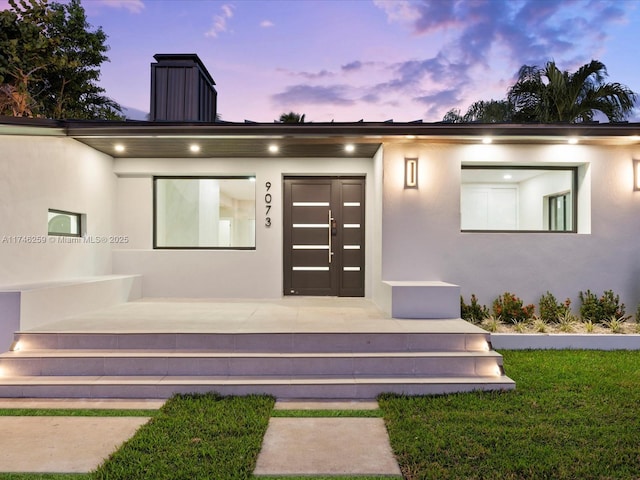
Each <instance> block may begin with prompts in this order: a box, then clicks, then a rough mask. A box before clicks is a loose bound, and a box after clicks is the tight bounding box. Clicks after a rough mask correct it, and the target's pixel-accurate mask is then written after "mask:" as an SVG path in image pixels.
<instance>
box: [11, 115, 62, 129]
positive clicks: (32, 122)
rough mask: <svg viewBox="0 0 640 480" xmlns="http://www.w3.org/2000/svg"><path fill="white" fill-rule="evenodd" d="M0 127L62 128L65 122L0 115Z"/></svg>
mask: <svg viewBox="0 0 640 480" xmlns="http://www.w3.org/2000/svg"><path fill="white" fill-rule="evenodd" d="M0 125H20V126H25V127H51V128H64V127H65V126H66V122H65V121H64V120H51V119H49V118H34V117H11V116H7V115H0Z"/></svg>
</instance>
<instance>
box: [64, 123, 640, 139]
mask: <svg viewBox="0 0 640 480" xmlns="http://www.w3.org/2000/svg"><path fill="white" fill-rule="evenodd" d="M66 125H67V132H68V134H69V135H70V136H72V137H84V136H96V135H99V136H121V135H132V136H136V135H220V136H243V135H245V136H251V135H258V136H288V135H291V136H305V135H307V136H342V135H347V136H349V135H351V136H398V135H402V136H406V135H415V136H422V137H424V136H441V137H449V136H450V137H455V136H472V137H483V136H491V137H497V138H499V137H510V136H533V137H535V136H561V137H571V136H577V137H607V136H621V137H627V136H632V135H640V123H603V124H445V123H422V124H419V123H385V122H371V123H361V122H355V123H334V122H331V123H315V122H314V123H229V122H216V123H199V122H188V123H187V122H144V121H125V122H104V121H102V122H99V121H98V122H96V121H85V122H79V121H68V122H66Z"/></svg>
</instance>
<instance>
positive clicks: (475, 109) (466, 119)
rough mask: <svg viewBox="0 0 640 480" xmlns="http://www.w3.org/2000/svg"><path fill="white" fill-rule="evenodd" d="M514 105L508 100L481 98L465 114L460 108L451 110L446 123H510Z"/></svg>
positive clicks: (445, 118)
mask: <svg viewBox="0 0 640 480" xmlns="http://www.w3.org/2000/svg"><path fill="white" fill-rule="evenodd" d="M513 113H514V112H513V105H511V103H509V102H508V101H506V100H489V101H485V100H479V101H477V102H474V103H472V104H471V105H470V106H469V108H468V109H467V112H466V113H465V114H464V115H461V114H460V110H459V109H451V110H449V111H448V112H447V113H446V114H445V116H444V118H443V119H442V121H443V122H444V123H508V122H510V121H511V120H512V118H513Z"/></svg>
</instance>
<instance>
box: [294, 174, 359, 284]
mask: <svg viewBox="0 0 640 480" xmlns="http://www.w3.org/2000/svg"><path fill="white" fill-rule="evenodd" d="M364 188H365V183H364V178H362V177H329V178H327V177H304V178H301V177H290V178H285V179H284V294H285V295H333V296H341V297H363V296H364V211H365V210H364V198H365V196H364Z"/></svg>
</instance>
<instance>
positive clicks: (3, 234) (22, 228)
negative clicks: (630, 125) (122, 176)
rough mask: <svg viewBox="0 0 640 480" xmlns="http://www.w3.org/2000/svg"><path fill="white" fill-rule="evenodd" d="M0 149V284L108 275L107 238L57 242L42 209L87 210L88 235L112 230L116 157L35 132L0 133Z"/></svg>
mask: <svg viewBox="0 0 640 480" xmlns="http://www.w3.org/2000/svg"><path fill="white" fill-rule="evenodd" d="M0 152H2V153H1V154H0V286H5V287H6V286H12V285H19V284H24V283H32V282H38V283H41V282H46V281H56V280H65V279H69V278H78V277H87V276H94V275H103V274H108V273H111V246H110V245H109V243H108V242H107V243H104V242H101V243H94V242H93V241H89V240H88V241H86V242H82V243H73V244H69V243H58V242H57V239H58V238H59V237H47V212H48V209H49V208H53V209H58V210H67V211H71V212H75V213H81V214H85V215H86V220H87V225H86V233H87V235H89V236H90V237H93V238H95V237H98V236H100V237H102V236H109V235H112V234H113V233H114V231H113V228H112V224H113V204H114V200H115V175H114V174H113V159H112V158H111V157H110V156H108V155H104V154H101V153H99V152H96V151H95V150H93V149H91V148H89V147H87V146H85V145H83V144H81V143H79V142H77V141H75V140H72V139H69V138H52V137H39V136H9V135H3V136H0ZM21 237H28V240H30V241H28V240H27V239H25V238H21ZM34 238H35V241H36V242H39V243H31V242H33V241H34ZM42 242H44V243H42Z"/></svg>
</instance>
